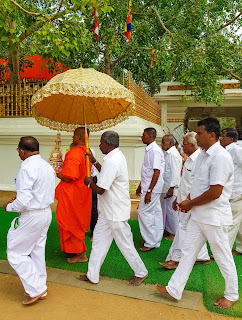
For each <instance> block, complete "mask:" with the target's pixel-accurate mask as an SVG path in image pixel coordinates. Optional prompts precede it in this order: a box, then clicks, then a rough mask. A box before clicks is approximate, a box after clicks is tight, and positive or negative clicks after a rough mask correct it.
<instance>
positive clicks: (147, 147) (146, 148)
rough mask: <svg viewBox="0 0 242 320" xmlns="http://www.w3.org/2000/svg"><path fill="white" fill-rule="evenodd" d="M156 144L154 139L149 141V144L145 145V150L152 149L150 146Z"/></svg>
mask: <svg viewBox="0 0 242 320" xmlns="http://www.w3.org/2000/svg"><path fill="white" fill-rule="evenodd" d="M155 144H156V142H155V141H153V142H151V143H150V144H148V146H146V147H145V150H146V151H149V150H150V149H152V147H153V146H154V145H155Z"/></svg>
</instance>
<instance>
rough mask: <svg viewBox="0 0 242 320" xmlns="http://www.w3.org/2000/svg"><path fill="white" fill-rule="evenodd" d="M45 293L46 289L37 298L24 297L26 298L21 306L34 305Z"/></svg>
mask: <svg viewBox="0 0 242 320" xmlns="http://www.w3.org/2000/svg"><path fill="white" fill-rule="evenodd" d="M46 292H47V289H46V290H45V291H44V292H42V293H41V294H39V295H38V296H36V297H33V298H32V297H30V296H29V295H27V296H25V297H26V298H25V300H24V301H23V304H25V305H28V304H32V303H34V302H35V301H37V300H39V299H40V298H41V297H42V296H43V295H45V294H46Z"/></svg>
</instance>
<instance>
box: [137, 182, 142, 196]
mask: <svg viewBox="0 0 242 320" xmlns="http://www.w3.org/2000/svg"><path fill="white" fill-rule="evenodd" d="M140 194H141V184H139V186H138V188H137V189H136V196H140Z"/></svg>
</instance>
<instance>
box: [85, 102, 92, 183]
mask: <svg viewBox="0 0 242 320" xmlns="http://www.w3.org/2000/svg"><path fill="white" fill-rule="evenodd" d="M84 120H85V147H86V152H90V148H89V141H88V133H87V124H86V113H85V104H84ZM86 163H87V177H91V170H90V159H89V156H86Z"/></svg>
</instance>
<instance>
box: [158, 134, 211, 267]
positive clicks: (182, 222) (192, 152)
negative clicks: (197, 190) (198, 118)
mask: <svg viewBox="0 0 242 320" xmlns="http://www.w3.org/2000/svg"><path fill="white" fill-rule="evenodd" d="M195 136H196V132H188V133H187V134H186V135H185V137H184V139H183V144H182V148H183V151H184V153H185V154H186V155H187V159H186V161H185V163H184V166H183V170H182V177H181V181H180V185H179V188H178V193H177V197H176V199H175V200H174V202H173V209H174V210H175V211H177V210H178V217H179V225H178V229H177V232H176V235H175V238H174V241H173V243H172V245H171V247H170V250H169V253H168V256H167V257H166V261H165V262H159V264H160V265H162V266H163V267H164V268H166V269H176V268H177V266H178V263H179V261H180V259H181V256H182V248H183V243H184V240H185V236H186V231H187V224H188V221H189V219H190V216H191V214H190V213H189V212H187V213H185V212H181V211H180V210H179V209H178V208H177V203H180V202H182V201H184V200H185V199H186V198H187V197H188V195H189V193H190V190H191V184H192V180H193V171H194V167H195V163H196V160H197V157H198V155H199V154H200V152H201V151H200V149H199V148H198V146H197V141H196V139H195ZM195 264H210V258H209V255H208V250H207V244H204V245H203V247H202V249H201V251H200V252H199V254H198V257H197V261H196V262H195Z"/></svg>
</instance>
